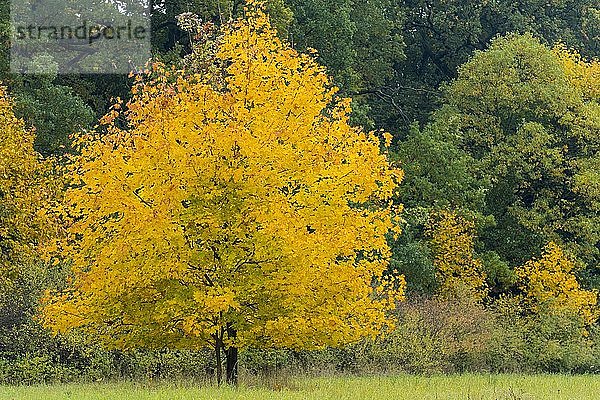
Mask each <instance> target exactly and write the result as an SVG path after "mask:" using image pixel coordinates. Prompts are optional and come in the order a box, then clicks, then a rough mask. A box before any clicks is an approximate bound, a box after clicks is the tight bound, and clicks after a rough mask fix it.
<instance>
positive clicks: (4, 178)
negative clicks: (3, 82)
mask: <svg viewBox="0 0 600 400" xmlns="http://www.w3.org/2000/svg"><path fill="white" fill-rule="evenodd" d="M13 107H14V106H13V102H12V100H11V99H10V97H8V95H7V93H6V89H5V88H4V87H1V86H0V292H1V293H2V295H4V294H7V293H9V292H10V286H11V284H12V283H13V282H14V280H15V279H16V278H17V277H19V276H20V273H21V269H22V268H28V264H29V265H30V264H31V263H32V262H34V261H35V260H36V256H39V254H40V252H39V251H40V250H41V247H40V246H41V245H42V244H44V243H45V241H46V239H48V238H49V237H50V236H52V234H53V231H52V229H51V227H52V224H51V223H50V221H49V220H48V218H47V216H46V215H45V213H44V211H45V210H46V209H47V207H48V205H49V204H50V203H49V201H50V199H51V198H52V197H53V194H54V190H53V187H54V185H51V184H50V182H51V181H50V179H49V178H50V176H51V175H50V173H51V165H50V164H49V163H48V162H46V161H44V160H42V159H41V157H40V155H39V154H38V153H36V152H35V150H34V148H33V141H34V137H35V136H34V133H33V131H32V130H29V129H26V128H25V124H24V122H23V121H22V120H20V119H18V118H17V117H15V114H14V112H13ZM0 301H1V299H0Z"/></svg>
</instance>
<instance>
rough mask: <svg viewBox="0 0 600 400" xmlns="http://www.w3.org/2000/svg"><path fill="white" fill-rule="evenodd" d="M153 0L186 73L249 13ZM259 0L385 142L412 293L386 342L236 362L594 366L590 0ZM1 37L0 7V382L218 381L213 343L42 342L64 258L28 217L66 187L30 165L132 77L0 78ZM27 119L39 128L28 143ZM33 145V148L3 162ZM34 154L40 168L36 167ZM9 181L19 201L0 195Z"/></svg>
mask: <svg viewBox="0 0 600 400" xmlns="http://www.w3.org/2000/svg"><path fill="white" fill-rule="evenodd" d="M151 3H152V6H151V18H152V29H153V33H152V46H153V54H154V57H155V60H157V61H160V62H162V63H163V64H164V65H165V66H166V67H167V68H169V67H170V66H176V67H178V68H179V67H181V66H182V65H188V64H190V63H191V64H193V65H195V66H196V67H198V66H200V72H205V69H206V68H209V67H207V66H206V61H207V60H208V61H210V60H211V59H210V58H203V57H206V54H208V53H210V51H211V50H210V46H211V43H212V42H211V40H212V39H211V37H210V35H211V33H210V32H213V31H212V29H216V28H214V27H220V26H222V25H227V24H228V23H229V22H230V21H231V20H233V19H235V18H238V17H242V16H243V15H244V6H245V2H243V1H237V0H234V1H231V0H210V1H199V0H151ZM265 7H266V8H265V9H266V12H267V13H268V15H269V17H270V20H271V23H272V25H273V26H274V27H276V29H277V34H278V36H279V37H280V38H281V39H282V40H285V41H287V42H288V43H289V44H290V45H291V46H292V47H293V48H294V49H296V50H298V51H300V52H307V51H310V49H315V50H316V58H317V61H318V62H319V63H320V64H321V65H324V66H325V67H326V68H327V73H328V74H329V75H330V76H332V78H333V82H334V84H335V85H336V86H338V87H339V92H338V94H337V95H338V96H340V97H349V98H352V104H351V107H352V113H351V115H350V121H351V124H352V125H354V126H357V127H361V128H362V129H363V130H364V131H367V132H368V131H380V130H384V131H386V132H389V133H391V134H392V136H391V138H390V139H391V142H390V143H389V144H390V146H389V148H388V149H387V150H386V151H387V152H388V157H389V158H390V159H391V160H392V161H393V163H394V165H397V166H399V168H401V169H402V170H403V171H404V179H403V181H402V183H401V184H400V185H399V186H398V187H397V188H396V189H395V190H394V193H393V199H394V203H396V204H402V205H403V212H402V213H401V214H400V215H401V218H400V219H399V220H397V221H396V222H395V224H396V228H400V229H401V231H402V233H401V234H400V235H399V236H392V235H389V237H388V244H389V246H390V249H391V254H390V256H391V260H390V264H389V267H388V268H389V270H388V271H387V272H388V273H389V274H390V275H403V276H404V279H405V281H406V293H405V295H404V299H403V301H402V302H399V303H398V304H397V307H396V309H395V310H394V311H393V312H394V315H395V316H396V317H397V319H398V322H397V324H396V326H395V328H394V329H393V330H392V331H389V332H387V334H386V335H384V336H381V337H378V338H377V339H365V340H361V341H358V342H355V343H353V344H352V345H350V346H345V347H343V348H335V346H332V347H328V346H325V347H326V348H321V349H308V350H304V349H300V348H295V349H290V350H287V349H282V348H280V349H265V348H260V346H255V347H254V346H249V347H248V348H247V349H245V350H244V351H242V352H241V353H240V358H241V362H240V364H241V365H242V366H243V368H244V371H245V372H246V373H248V374H256V375H266V376H268V375H270V374H273V373H277V372H281V371H303V372H309V373H318V372H323V371H328V372H330V371H341V372H351V373H364V372H381V371H383V372H410V373H435V372H464V371H478V372H480V371H491V372H570V373H598V372H600V325H599V323H598V318H599V317H600V309H599V308H598V305H597V299H598V290H600V172H599V171H600V153H599V150H600V62H599V61H598V59H597V58H598V57H600V6H599V5H598V2H597V1H596V0H555V1H536V0H528V1H519V2H514V1H504V0H496V1H492V0H490V1H487V0H484V1H479V2H469V1H464V0H457V1H441V0H427V1H420V0H418V1H408V0H404V1H401V0H369V1H358V0H335V1H334V0H267V1H266V2H265ZM197 17H199V19H200V21H198V19H197ZM190 21H191V22H190ZM190 24H191V25H192V29H191V30H190ZM194 24H196V25H194ZM194 27H196V28H197V27H202V29H205V32H209V33H207V34H206V36H202V35H195V34H194V33H197V31H194V29H195V28H194ZM9 29H10V27H9V3H8V2H7V1H5V0H2V1H0V35H2V40H1V41H0V81H1V82H2V84H3V85H4V86H6V93H2V98H3V100H2V104H0V106H1V107H0V108H1V109H2V113H1V114H0V125H1V126H2V132H0V138H1V140H2V141H1V142H0V172H1V171H3V172H4V174H0V256H1V257H0V271H1V273H0V277H1V279H0V285H2V286H1V287H2V290H1V291H0V383H35V382H51V381H69V380H74V379H82V378H83V379H90V380H94V379H106V378H140V377H151V378H167V377H188V376H212V375H213V373H214V371H215V369H217V366H216V365H215V361H214V359H213V355H212V351H211V350H207V351H204V350H174V349H169V346H164V347H163V348H158V349H156V348H154V349H146V350H144V349H135V350H128V351H124V350H116V349H115V350H106V349H104V348H102V347H100V346H99V345H98V344H97V343H92V344H90V343H89V341H88V340H86V338H85V334H84V333H75V334H69V335H58V336H55V335H53V334H52V333H51V332H50V331H49V330H47V329H46V327H44V326H43V324H42V321H41V320H40V318H39V316H38V314H39V304H40V300H41V299H42V298H43V297H44V295H45V293H46V291H47V290H49V289H50V290H60V289H63V288H64V287H65V286H66V285H67V282H68V281H69V279H70V277H71V275H72V272H71V271H70V270H69V265H68V263H64V262H52V261H41V257H40V256H39V254H37V253H35V252H34V251H30V247H31V246H30V245H29V244H30V243H31V242H37V241H43V240H44V239H45V238H47V237H50V236H53V235H54V234H56V232H53V231H52V229H55V228H52V229H50V228H48V227H47V223H46V222H47V221H44V220H43V219H42V218H41V217H39V215H40V211H41V210H44V208H45V207H46V204H47V203H46V198H47V197H52V196H55V195H57V194H56V193H60V192H61V185H62V183H61V182H62V180H61V179H62V178H61V177H60V168H59V169H58V172H57V171H56V170H54V169H53V170H52V171H50V170H49V169H44V168H45V167H44V166H43V165H45V164H44V163H45V162H46V161H49V160H52V161H53V163H55V164H58V165H62V164H64V163H66V162H67V161H66V160H67V159H68V157H69V156H70V155H72V154H76V153H77V152H78V151H79V149H78V148H76V147H75V146H74V145H73V142H72V135H73V134H74V133H77V132H86V131H90V130H92V129H93V128H94V126H96V124H97V123H98V121H99V120H100V119H101V118H103V117H104V116H105V115H107V114H108V115H111V114H110V113H111V112H113V111H114V108H112V106H113V104H115V99H116V98H120V99H123V101H124V102H127V101H129V100H131V99H132V89H133V88H135V87H136V85H137V82H136V80H135V77H127V76H119V75H81V76H77V75H59V74H55V73H53V72H52V70H51V68H50V70H49V73H48V74H46V75H15V74H11V73H10V71H9V52H10V48H9V42H10V39H9ZM197 57H199V59H198V58H197ZM203 63H204V64H203ZM209 64H210V63H209ZM210 65H212V64H210ZM218 67H220V66H218V65H217V68H218ZM203 68H204V69H203ZM133 92H135V90H134V91H133ZM7 96H10V99H11V100H7V99H8V97H7ZM7 110H11V112H12V111H14V114H15V115H16V117H17V118H19V119H22V120H23V121H24V126H20V125H19V122H15V121H16V118H14V116H11V115H10V113H9V111H7ZM119 123H120V122H119V121H118V120H117V122H116V123H115V126H119ZM23 130H29V131H31V132H34V133H35V139H33V136H32V139H31V140H34V141H33V143H28V142H27V141H28V139H27V138H21V136H22V134H21V135H19V132H23ZM27 146H33V148H32V151H31V154H25V155H15V151H14V149H15V148H27ZM33 149H34V150H35V152H37V153H39V154H41V155H42V156H43V158H44V162H43V163H41V164H42V167H39V166H33V161H32V160H34V159H35V158H36V156H35V155H33V154H34V152H33ZM16 166H18V168H17V167H16ZM7 171H8V172H7ZM32 176H36V177H37V176H39V177H40V178H39V179H37V180H36V182H38V183H36V184H32V183H31V182H32V180H31V177H32ZM24 177H26V178H27V179H25V178H24ZM42 181H44V182H43V184H42V183H39V182H42ZM37 184H39V185H40V186H36V185H37ZM15 188H19V191H20V193H22V195H21V196H18V197H15V196H9V195H7V193H12V192H14V191H15ZM42 188H43V189H42ZM309 228H310V227H309ZM309 230H310V229H309ZM159 347H160V346H159ZM282 347H286V346H282ZM291 347H294V346H291ZM300 347H302V346H300ZM309 347H310V346H309Z"/></svg>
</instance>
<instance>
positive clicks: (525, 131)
mask: <svg viewBox="0 0 600 400" xmlns="http://www.w3.org/2000/svg"><path fill="white" fill-rule="evenodd" d="M575 62H579V65H580V67H581V70H580V71H579V72H577V73H574V72H573V63H575ZM594 71H597V63H585V62H583V61H581V60H580V59H579V58H578V55H576V54H575V53H568V52H566V53H565V52H564V51H561V50H560V49H556V50H554V51H553V50H552V49H550V48H549V47H547V46H545V45H543V44H542V43H541V42H540V41H539V40H537V39H535V38H533V37H532V36H531V35H509V36H507V37H503V38H498V39H496V40H494V41H493V43H492V45H491V46H490V48H489V49H488V50H486V51H478V52H476V54H475V55H474V56H473V58H472V59H471V60H470V61H469V62H468V63H466V64H465V65H464V66H462V67H461V68H460V69H459V73H458V78H457V79H456V80H455V81H454V82H452V83H451V84H450V85H448V86H447V88H446V90H445V93H446V94H445V100H444V103H445V104H444V106H443V107H442V108H441V110H439V111H438V112H436V114H435V115H434V116H433V121H432V122H431V124H430V125H429V126H428V127H427V128H425V130H424V131H423V132H424V133H425V134H427V136H426V139H424V140H425V142H424V143H426V148H430V147H431V145H427V143H429V142H428V141H430V140H433V143H434V144H435V145H434V146H435V147H436V148H442V149H443V148H450V150H451V151H450V152H446V154H442V153H438V154H440V157H442V158H436V157H433V158H432V159H431V160H429V161H428V160H427V159H423V158H421V160H422V161H421V162H422V163H423V164H422V165H423V166H422V168H421V169H419V170H416V169H413V170H410V169H407V181H409V182H415V183H416V184H417V185H418V186H419V187H420V188H423V189H422V190H421V191H419V190H415V191H413V192H410V191H407V192H406V193H404V197H401V198H402V199H403V201H405V202H406V203H407V204H410V202H411V201H415V199H416V200H420V199H419V197H418V196H422V195H421V193H433V194H434V196H433V197H435V198H436V199H437V201H438V202H442V203H443V202H448V203H450V204H451V205H453V206H456V207H459V208H463V209H464V208H466V209H473V207H472V206H470V205H469V204H468V201H465V200H467V199H468V198H472V199H476V198H478V196H475V197H473V196H472V194H476V195H481V194H483V195H484V197H483V204H482V203H481V202H479V203H477V202H474V203H472V205H474V206H476V207H474V208H475V210H476V211H477V212H478V213H480V214H481V215H490V216H492V217H493V220H494V224H492V225H489V224H488V225H487V227H485V228H483V229H480V234H481V241H482V248H481V249H479V250H481V251H482V252H487V251H492V252H494V253H495V254H497V255H499V256H500V259H501V260H502V261H505V262H507V263H508V265H510V266H511V267H515V266H518V265H522V264H523V263H524V262H526V261H527V260H528V259H530V258H531V257H532V256H534V255H537V254H539V252H540V251H541V249H542V247H543V246H544V245H545V244H546V243H547V242H550V241H555V242H557V243H561V246H563V247H564V248H565V249H566V250H567V251H568V252H570V253H572V254H575V255H576V256H577V257H578V260H579V262H580V263H582V264H585V265H587V266H588V271H587V274H588V280H587V282H588V284H591V283H592V281H594V280H597V276H598V271H597V265H598V263H599V261H600V253H599V250H598V243H599V239H600V231H599V230H598V226H600V225H598V215H599V214H598V201H597V194H596V193H597V192H596V190H595V188H596V187H597V186H598V183H599V181H598V175H597V174H596V173H595V172H593V171H594V165H597V164H596V163H597V157H598V146H599V144H600V142H599V139H598V135H597V132H598V129H599V128H600V125H599V121H600V118H599V116H600V105H599V103H598V96H597V94H595V93H597V92H595V91H594V89H593V88H591V87H590V85H589V82H596V80H594V79H593V78H588V79H583V80H582V79H579V78H576V77H575V76H576V75H577V76H579V75H581V74H583V76H585V75H586V74H588V75H589V76H590V77H592V76H596V75H595V74H596V73H597V72H594ZM582 82H583V83H585V82H587V83H585V84H582ZM444 125H446V126H448V127H449V128H444V129H438V128H437V127H439V126H444ZM439 133H442V135H438V134H439ZM436 135H437V136H436ZM419 141H423V139H419ZM401 154H404V156H403V157H405V158H406V160H407V162H408V160H412V159H414V158H416V157H419V155H418V147H415V146H413V145H412V144H411V139H409V140H408V141H407V142H406V144H403V145H401ZM440 165H441V166H442V167H440ZM432 170H436V171H439V172H442V173H438V172H431V171H432ZM445 171H449V172H448V173H447V175H444V173H443V172H445ZM452 171H459V172H461V171H462V172H461V174H459V175H457V174H456V173H454V174H453V173H451V172H452ZM465 172H466V173H465ZM411 174H412V175H413V176H411ZM461 175H462V176H461ZM455 179H457V180H458V181H456V180H455ZM474 182H479V183H478V184H476V185H475V191H472V190H465V191H464V192H461V191H460V190H459V191H457V190H452V189H451V188H453V187H454V188H469V187H472V183H474ZM457 194H458V197H457ZM479 198H480V199H481V196H479ZM442 199H443V200H442ZM457 199H458V200H457ZM428 200H430V201H431V200H433V198H429V199H428ZM494 258H495V257H493V256H492V257H491V258H489V259H490V260H492V259H494ZM496 261H498V260H497V259H496ZM496 264H497V263H496ZM498 265H500V264H498ZM596 284H597V283H596Z"/></svg>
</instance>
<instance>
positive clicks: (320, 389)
mask: <svg viewBox="0 0 600 400" xmlns="http://www.w3.org/2000/svg"><path fill="white" fill-rule="evenodd" d="M271 386H272V387H273V388H272V389H266V388H259V387H241V388H239V389H232V388H221V389H219V388H214V387H200V386H197V387H196V386H194V385H191V384H178V385H174V384H173V385H170V384H134V383H116V384H102V383H100V384H81V385H56V386H32V387H6V386H3V387H0V400H25V399H27V400H59V399H60V400H63V399H72V400H80V399H86V400H87V399H90V400H101V399H102V400H107V399H115V400H124V399H135V400H138V399H139V400H158V399H161V400H162V399H169V400H192V399H193V400H204V399H206V400H209V399H210V400H216V399H222V400H230V399H236V400H237V399H239V400H242V399H246V400H259V399H260V400H262V399H266V400H269V399H282V400H288V399H289V400H292V399H293V400H296V399H298V400H304V399H306V400H312V399H315V400H316V399H319V400H321V399H331V400H346V399H348V400H363V399H364V400H377V399H394V400H396V399H411V400H421V399H431V400H434V399H435V400H444V399H448V400H459V399H465V400H488V399H489V400H496V399H497V400H516V399H544V400H554V399H565V400H566V399H569V400H575V399H576V400H579V399H581V400H595V399H600V376H574V377H571V376H564V375H541V376H522V375H462V376H450V377H447V376H434V377H415V376H399V377H371V378H319V379H306V380H298V381H293V382H288V383H287V384H285V385H282V386H281V387H280V386H278V384H277V383H276V382H275V383H272V384H271Z"/></svg>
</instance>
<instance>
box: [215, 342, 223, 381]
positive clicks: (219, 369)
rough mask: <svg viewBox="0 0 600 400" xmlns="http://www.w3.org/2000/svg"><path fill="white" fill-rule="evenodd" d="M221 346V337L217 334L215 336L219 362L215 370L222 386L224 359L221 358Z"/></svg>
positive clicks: (216, 357)
mask: <svg viewBox="0 0 600 400" xmlns="http://www.w3.org/2000/svg"><path fill="white" fill-rule="evenodd" d="M221 347H222V343H221V338H220V337H218V336H217V337H216V338H215V361H216V362H217V368H216V370H215V371H216V373H217V385H219V386H221V383H222V382H223V361H222V360H221Z"/></svg>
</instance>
